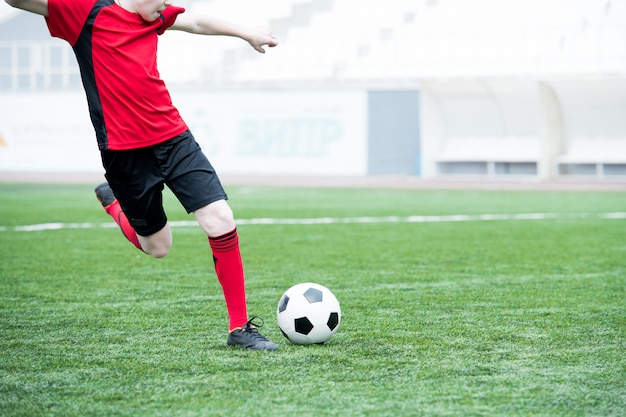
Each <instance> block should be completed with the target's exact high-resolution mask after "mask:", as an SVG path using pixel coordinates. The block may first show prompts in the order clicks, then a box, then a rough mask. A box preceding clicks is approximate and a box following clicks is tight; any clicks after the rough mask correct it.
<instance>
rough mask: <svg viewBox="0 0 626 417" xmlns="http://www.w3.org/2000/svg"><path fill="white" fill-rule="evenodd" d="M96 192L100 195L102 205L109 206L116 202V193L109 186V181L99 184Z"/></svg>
mask: <svg viewBox="0 0 626 417" xmlns="http://www.w3.org/2000/svg"><path fill="white" fill-rule="evenodd" d="M95 192H96V197H98V201H99V202H100V204H102V207H104V208H107V207H108V206H110V205H111V204H113V203H114V202H115V194H113V190H111V187H109V183H108V182H103V183H102V184H100V185H98V186H97V187H96V189H95Z"/></svg>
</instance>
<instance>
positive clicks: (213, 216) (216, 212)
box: [194, 200, 235, 236]
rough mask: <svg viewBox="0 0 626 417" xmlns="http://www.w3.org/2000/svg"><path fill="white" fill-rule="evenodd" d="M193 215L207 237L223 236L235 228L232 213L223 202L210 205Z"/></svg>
mask: <svg viewBox="0 0 626 417" xmlns="http://www.w3.org/2000/svg"><path fill="white" fill-rule="evenodd" d="M194 214H195V216H196V219H197V220H198V223H199V224H200V227H202V229H203V230H204V232H205V233H206V234H207V235H208V236H219V235H223V234H225V233H228V232H230V231H231V230H233V229H234V228H235V218H234V216H233V211H232V210H231V208H230V206H229V205H228V204H227V203H226V201H224V200H220V201H217V202H215V203H211V204H209V205H208V206H205V207H203V208H201V209H199V210H197V211H196V212H195V213H194Z"/></svg>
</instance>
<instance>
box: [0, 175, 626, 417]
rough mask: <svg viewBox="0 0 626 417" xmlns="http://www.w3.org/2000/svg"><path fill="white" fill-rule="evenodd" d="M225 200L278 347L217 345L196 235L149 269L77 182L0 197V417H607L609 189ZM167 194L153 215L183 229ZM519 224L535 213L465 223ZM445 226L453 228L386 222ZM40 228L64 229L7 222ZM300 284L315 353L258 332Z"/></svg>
mask: <svg viewBox="0 0 626 417" xmlns="http://www.w3.org/2000/svg"><path fill="white" fill-rule="evenodd" d="M228 192H229V195H230V198H231V205H232V207H233V209H234V211H235V214H236V217H237V218H238V219H241V220H247V222H242V223H241V224H240V226H239V233H240V239H241V242H242V252H243V256H244V262H245V266H246V271H247V287H248V304H249V310H250V313H251V314H252V315H259V316H262V317H263V318H264V319H265V326H264V327H263V329H262V331H263V332H264V333H265V334H266V335H267V336H268V337H270V338H271V339H273V340H274V341H275V342H277V343H278V344H279V350H278V351H277V352H248V351H242V350H236V349H232V348H229V347H228V346H226V344H225V341H226V333H227V329H226V326H227V318H226V314H225V308H224V301H223V299H222V296H221V291H220V287H219V284H218V282H217V279H216V278H215V275H214V271H213V269H212V261H211V256H210V251H209V246H208V243H207V241H206V237H204V236H203V235H202V233H201V232H200V230H199V228H197V227H186V226H182V227H176V228H174V230H173V233H174V246H173V249H172V252H171V253H170V255H169V256H168V257H167V258H164V259H160V260H155V259H151V258H149V257H148V256H146V255H143V254H142V253H140V252H139V251H137V250H135V249H134V248H133V247H132V246H131V245H130V244H129V243H128V242H126V241H125V240H124V239H123V237H122V235H121V233H120V232H119V231H118V230H117V229H115V228H111V227H103V223H104V224H105V225H106V226H109V225H111V221H110V219H109V218H108V217H107V216H106V215H105V213H104V212H103V211H102V209H101V208H100V207H99V205H98V203H97V201H96V200H95V198H94V196H93V191H92V187H89V186H86V185H29V184H0V300H1V303H0V415H2V416H29V417H33V416H83V417H84V416H299V417H303V416H623V415H625V414H626V218H624V217H623V216H619V215H613V216H606V215H604V213H616V212H621V213H623V212H626V193H618V192H565V191H563V192H553V191H551V192H548V191H471V190H465V191H450V190H448V191H438V190H379V189H321V188H316V189H313V188H301V189H299V188H279V187H276V188H273V187H230V188H228ZM166 197H167V198H166V207H167V210H168V213H169V216H170V220H173V221H190V220H193V218H192V217H191V216H188V215H187V214H186V213H185V212H184V211H183V210H182V208H180V207H179V206H178V204H177V202H176V201H174V199H173V198H172V196H171V195H169V194H168V195H167V196H166ZM528 213H545V214H550V216H547V218H537V219H531V220H516V219H503V220H492V221H482V220H480V218H479V217H475V216H479V215H483V214H528ZM450 215H467V216H470V217H467V218H464V220H465V221H451V220H453V218H450V217H442V218H439V220H440V221H434V220H436V218H434V217H427V218H426V219H427V220H428V219H429V221H424V222H406V221H404V220H405V217H407V216H450ZM366 216H367V217H371V218H374V219H373V221H372V222H370V223H358V222H353V221H345V222H339V223H336V222H331V221H329V222H328V223H326V224H251V222H250V219H257V218H273V219H285V218H290V219H294V218H307V219H317V218H334V219H343V218H352V219H353V218H357V217H366ZM388 216H397V217H398V218H397V219H387V217H388ZM620 217H621V218H620ZM376 219H378V220H380V221H377V220H376ZM382 220H386V221H382ZM392 220H393V221H392ZM457 220H460V219H457ZM41 223H61V225H59V227H60V226H63V227H60V228H58V229H55V230H40V231H22V229H21V228H20V226H24V225H33V224H41ZM303 281H314V282H318V283H320V284H323V285H326V286H327V287H329V288H330V289H331V290H333V292H334V293H335V294H336V296H337V298H338V299H339V301H340V302H341V306H342V310H343V316H342V322H341V327H340V329H339V331H338V332H337V334H336V335H335V336H334V337H333V338H332V339H331V340H330V342H329V343H327V344H326V345H323V346H317V345H315V346H308V347H302V346H294V345H290V344H289V343H288V342H287V340H286V339H285V338H283V336H282V335H281V334H280V330H279V329H278V326H277V324H276V320H275V309H276V304H277V303H278V300H279V298H280V296H281V295H282V293H283V292H284V291H285V290H286V289H287V288H288V287H290V286H291V285H293V284H296V283H299V282H303Z"/></svg>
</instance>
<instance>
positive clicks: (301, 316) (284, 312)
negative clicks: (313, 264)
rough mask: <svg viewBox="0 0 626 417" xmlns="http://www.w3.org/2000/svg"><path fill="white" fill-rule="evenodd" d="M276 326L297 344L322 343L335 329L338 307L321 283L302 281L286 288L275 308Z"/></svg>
mask: <svg viewBox="0 0 626 417" xmlns="http://www.w3.org/2000/svg"><path fill="white" fill-rule="evenodd" d="M276 319H277V320H278V327H280V330H281V331H282V333H283V335H284V336H285V337H286V338H287V339H289V341H291V342H292V343H295V344H297V345H310V344H313V343H317V344H322V343H324V342H326V341H327V340H328V339H330V338H331V336H332V335H334V334H335V333H336V332H337V329H338V328H339V324H340V323H341V308H340V307H339V301H337V298H336V297H335V295H334V294H333V293H332V292H331V291H330V290H329V289H328V288H326V287H324V286H323V285H319V284H315V283H312V282H305V283H302V284H297V285H294V286H293V287H291V288H289V289H288V290H287V291H285V293H284V294H283V296H282V297H281V298H280V301H279V302H278V307H277V309H276Z"/></svg>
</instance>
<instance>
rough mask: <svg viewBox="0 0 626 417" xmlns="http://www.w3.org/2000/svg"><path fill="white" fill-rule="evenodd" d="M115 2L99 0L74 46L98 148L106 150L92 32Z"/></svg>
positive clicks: (106, 142)
mask: <svg viewBox="0 0 626 417" xmlns="http://www.w3.org/2000/svg"><path fill="white" fill-rule="evenodd" d="M113 2H114V0H98V1H97V2H96V3H95V4H94V5H93V7H92V9H91V12H89V17H88V18H87V21H86V22H85V25H84V26H83V29H82V30H81V32H80V36H79V37H78V41H77V42H76V44H75V45H74V53H75V54H76V60H77V61H78V66H79V68H80V78H81V79H82V81H83V86H84V88H85V93H86V94H87V104H88V106H89V116H90V117H91V122H92V124H93V126H94V129H95V131H96V138H97V139H98V148H99V149H101V150H106V149H107V148H108V145H109V144H108V137H107V131H106V126H105V124H104V114H103V112H102V102H101V101H100V95H99V94H98V88H97V86H96V76H95V73H94V68H93V48H92V31H93V24H94V22H95V20H96V17H97V16H98V13H100V11H101V10H102V9H103V8H105V7H108V6H111V5H112V4H113Z"/></svg>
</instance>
